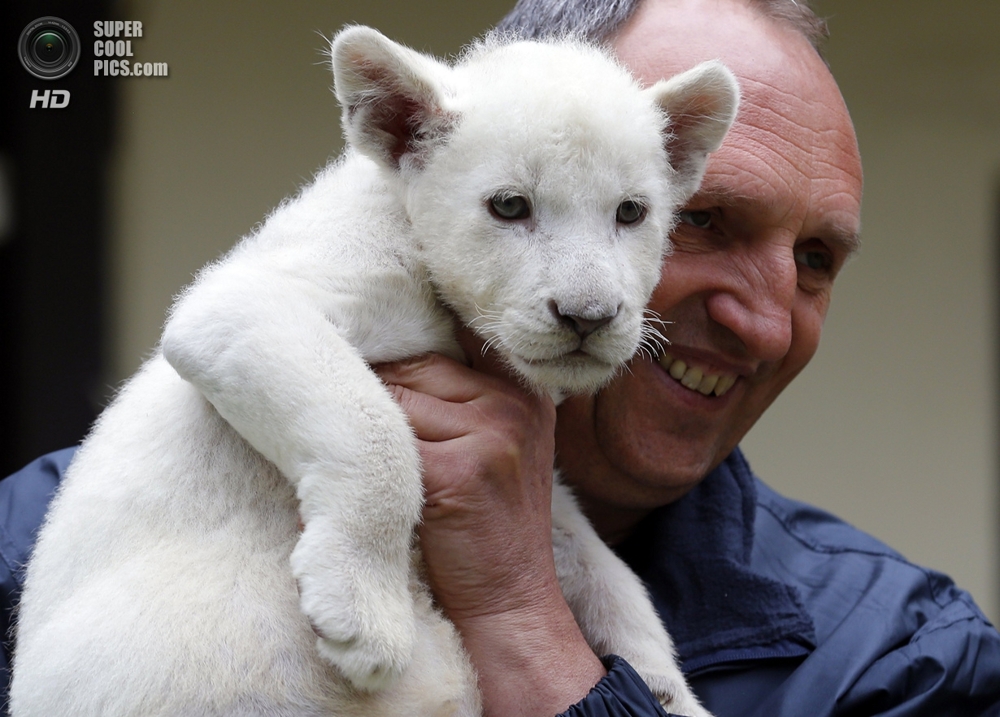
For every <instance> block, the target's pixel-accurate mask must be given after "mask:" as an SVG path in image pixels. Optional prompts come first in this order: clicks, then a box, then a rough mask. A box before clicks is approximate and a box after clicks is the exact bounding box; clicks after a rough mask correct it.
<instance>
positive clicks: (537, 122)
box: [332, 27, 738, 392]
mask: <svg viewBox="0 0 1000 717" xmlns="http://www.w3.org/2000/svg"><path fill="white" fill-rule="evenodd" d="M332 56H333V65H334V72H335V84H336V92H337V97H338V99H339V100H340V103H341V105H342V106H343V112H344V115H343V116H344V127H345V132H346V135H347V139H348V142H349V143H350V144H351V145H352V146H353V147H354V148H355V149H356V150H358V151H360V152H363V153H365V154H366V155H368V156H369V157H371V158H372V159H374V160H375V161H376V162H378V163H380V164H381V165H383V166H384V167H385V168H386V169H387V170H388V172H387V174H388V175H389V176H390V177H391V178H392V179H391V181H392V182H393V183H394V184H395V186H397V188H398V191H399V192H400V198H401V200H402V201H403V203H404V205H405V207H406V211H407V214H408V216H409V219H410V221H411V223H412V226H413V231H414V235H415V237H416V239H417V242H418V245H419V251H420V252H421V258H422V260H423V262H424V263H425V264H426V266H427V268H428V271H429V272H430V275H431V278H432V281H433V283H434V285H435V288H436V290H437V293H438V295H439V296H440V298H441V300H442V301H443V302H444V303H445V304H447V305H448V306H450V307H451V308H452V309H453V310H454V311H455V312H456V313H457V314H458V316H459V317H461V319H462V320H463V321H464V322H466V323H467V324H468V325H469V326H471V327H472V328H473V329H475V331H476V332H477V333H479V334H480V335H481V336H482V337H483V338H484V339H485V340H486V342H487V345H488V346H489V347H490V348H491V349H493V350H495V351H498V352H499V353H500V354H501V355H502V356H503V357H504V358H505V359H506V360H507V362H508V363H509V364H510V366H511V367H512V368H513V369H514V370H516V371H517V372H519V373H520V374H522V375H523V376H524V377H525V378H526V379H527V380H528V381H529V382H530V383H531V384H533V385H535V386H536V387H539V388H544V389H548V390H555V391H566V392H584V391H593V390H596V389H597V388H598V387H599V386H600V385H601V384H602V383H604V382H605V381H607V380H608V379H609V378H610V377H611V376H613V375H614V373H615V371H616V370H618V369H619V368H620V367H621V366H622V365H623V364H624V363H625V362H626V361H628V360H629V359H630V358H631V357H632V355H633V354H634V353H635V352H636V350H637V349H638V348H639V346H640V343H641V342H642V341H643V340H648V339H649V338H650V336H651V335H653V332H654V331H655V330H654V329H653V328H652V326H651V324H650V323H649V322H648V321H647V320H646V319H644V311H645V306H646V302H647V301H648V300H649V297H650V294H651V293H652V291H653V288H654V287H655V286H656V283H657V281H658V280H659V276H660V263H661V261H662V259H663V257H664V256H665V255H666V254H667V253H668V252H669V239H668V237H669V233H670V230H671V228H672V227H673V223H674V216H675V213H676V211H677V209H678V208H679V207H680V206H681V205H682V204H683V203H684V202H685V201H687V199H688V198H689V197H690V196H691V195H692V194H693V193H694V191H695V190H696V189H697V187H698V184H699V182H700V181H701V176H702V173H703V171H704V167H705V161H706V157H707V155H708V153H709V152H712V151H714V150H715V149H716V148H717V147H718V146H719V144H720V143H721V142H722V138H723V136H724V135H725V133H726V131H727V130H728V129H729V126H730V124H731V123H732V121H733V118H734V116H735V113H736V107H737V104H738V90H737V87H736V82H735V80H734V78H733V76H732V74H731V73H730V72H729V70H727V69H726V68H725V67H723V66H722V65H721V64H719V63H715V62H712V63H705V64H703V65H699V66H698V67H696V68H694V69H693V70H690V71H688V72H686V73H684V74H683V75H680V76H678V77H675V78H673V79H671V80H667V81H661V82H658V83H656V84H655V85H653V86H652V87H649V88H648V89H642V88H640V87H639V86H638V84H637V83H636V82H635V80H634V79H633V78H632V77H631V75H630V74H629V73H628V72H627V71H626V70H625V69H623V68H622V67H621V66H620V65H619V64H618V63H616V62H615V61H614V60H612V59H611V58H610V57H609V56H608V55H607V53H605V52H603V51H601V50H599V49H596V48H594V47H592V46H589V45H587V44H584V43H581V42H577V41H573V40H560V41H553V42H528V41H511V40H507V39H504V38H498V37H491V38H487V39H486V40H484V41H482V42H480V43H478V44H476V45H474V46H473V47H472V48H470V49H469V50H467V51H466V53H465V54H464V55H463V56H462V57H461V58H460V59H459V61H458V62H457V63H456V64H455V65H454V66H447V65H444V64H442V63H440V62H438V61H436V60H434V59H432V58H429V57H426V56H424V55H421V54H418V53H416V52H414V51H412V50H409V49H407V48H404V47H402V46H400V45H397V44H395V43H393V42H391V41H390V40H388V39H386V38H385V37H384V36H382V35H381V34H379V33H378V32H376V31H375V30H372V29H369V28H365V27H351V28H348V29H346V30H344V31H342V32H341V33H340V34H339V35H337V37H336V38H335V39H334V42H333V48H332Z"/></svg>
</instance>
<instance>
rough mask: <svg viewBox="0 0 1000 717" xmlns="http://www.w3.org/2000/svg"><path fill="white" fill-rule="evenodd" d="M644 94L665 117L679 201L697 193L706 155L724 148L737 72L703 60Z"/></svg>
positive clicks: (737, 93)
mask: <svg viewBox="0 0 1000 717" xmlns="http://www.w3.org/2000/svg"><path fill="white" fill-rule="evenodd" d="M646 92H649V93H651V94H652V95H653V98H654V101H655V102H657V104H659V106H660V107H661V108H662V109H663V111H664V112H665V113H666V115H667V117H668V120H669V124H668V126H667V134H666V147H667V153H668V154H669V156H670V163H671V165H672V166H673V168H674V169H675V170H676V172H677V175H676V180H677V183H678V184H677V190H676V192H677V195H676V196H677V198H678V200H679V201H681V202H686V201H687V200H688V199H690V198H691V196H692V195H693V194H694V193H695V192H696V191H697V190H698V185H699V184H701V178H702V175H703V174H704V173H705V163H706V160H707V159H708V155H709V154H710V153H711V152H714V151H715V150H717V149H718V148H719V146H720V145H721V144H722V140H723V138H724V137H725V136H726V132H728V131H729V128H730V127H731V126H732V124H733V120H734V119H736V111H737V109H738V107H739V103H740V89H739V85H738V84H737V83H736V77H735V76H734V75H733V73H732V72H731V71H730V70H729V68H727V67H726V66H725V65H723V64H722V63H721V62H719V61H717V60H711V61H709V62H703V63H701V64H700V65H697V66H695V67H693V68H692V69H690V70H688V71H687V72H683V73H681V74H679V75H677V76H676V77H672V78H670V79H669V80H661V81H660V82H657V83H656V84H655V85H653V86H652V87H650V88H648V89H647V90H646Z"/></svg>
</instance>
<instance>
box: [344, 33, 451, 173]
mask: <svg viewBox="0 0 1000 717" xmlns="http://www.w3.org/2000/svg"><path fill="white" fill-rule="evenodd" d="M330 56H331V59H332V64H333V76H334V91H335V93H336V95H337V100H338V101H339V102H340V105H341V107H342V108H343V121H342V124H343V127H344V135H345V137H346V139H347V141H348V143H349V144H350V145H351V146H353V147H355V148H356V149H358V150H359V151H361V152H363V153H364V154H366V155H368V156H369V157H371V158H372V159H374V160H375V161H377V162H380V163H382V164H385V165H387V166H389V167H390V168H392V169H398V168H399V166H400V164H401V162H403V161H404V158H405V157H408V156H409V158H410V159H412V160H416V162H417V163H418V166H419V164H420V163H421V154H422V152H423V151H425V150H426V149H427V148H428V147H429V146H430V144H432V143H433V142H434V141H435V140H439V139H441V138H442V137H443V136H444V135H446V134H447V132H448V131H449V129H450V128H451V127H452V126H453V125H454V118H453V116H451V115H450V114H449V113H448V112H447V111H446V110H445V109H444V107H443V99H444V91H443V85H444V78H445V77H447V73H449V72H450V71H451V70H450V69H449V68H448V67H447V66H446V65H443V64H441V63H439V62H437V61H436V60H433V59H431V58H430V57H427V56H425V55H421V54H420V53H418V52H415V51H413V50H411V49H409V48H408V47H403V46H402V45H399V44H397V43H395V42H393V41H392V40H390V39H388V38H387V37H385V35H383V34H381V33H380V32H378V31H377V30H373V29H371V28H370V27H364V26H360V25H356V26H353V27H348V28H346V29H344V30H341V31H340V32H339V33H338V34H337V36H336V37H334V38H333V42H332V43H331V47H330Z"/></svg>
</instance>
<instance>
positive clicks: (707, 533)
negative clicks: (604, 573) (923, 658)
mask: <svg viewBox="0 0 1000 717" xmlns="http://www.w3.org/2000/svg"><path fill="white" fill-rule="evenodd" d="M756 514H757V486H756V479H755V478H754V476H753V474H752V473H751V471H750V466H749V465H748V464H747V462H746V459H745V458H744V457H743V454H742V453H741V452H740V450H739V449H738V448H737V449H736V450H734V451H733V452H732V454H730V455H729V457H728V458H726V460H725V461H723V463H722V464H721V465H720V466H719V467H718V468H716V469H715V470H714V471H712V472H711V473H710V474H709V475H708V477H706V478H705V479H704V480H703V481H702V482H701V483H700V484H698V486H697V487H695V488H694V489H693V490H692V491H691V492H690V493H688V494H687V495H686V496H684V497H683V498H681V499H680V500H678V501H676V502H674V503H671V504H670V505H666V506H663V507H662V508H659V509H657V510H656V511H654V512H653V513H651V514H650V515H649V516H647V517H646V519H644V520H643V522H642V523H640V525H639V526H638V528H637V529H636V531H635V533H633V535H631V536H630V537H629V539H628V540H627V541H625V542H624V543H623V544H622V545H620V546H619V547H618V548H617V551H618V554H619V555H620V556H621V557H622V558H623V559H624V560H625V562H626V563H628V564H629V566H630V567H631V568H632V569H633V570H634V571H635V572H636V573H637V574H638V575H639V577H641V578H642V579H643V581H644V582H645V583H646V586H647V587H648V588H649V591H650V594H651V596H652V599H653V604H654V605H655V606H656V609H657V611H658V612H659V613H660V617H661V618H662V619H663V622H664V624H665V625H666V627H667V629H668V630H669V631H670V634H671V636H672V637H673V639H674V645H675V647H676V648H677V652H678V655H679V656H680V659H681V663H682V666H683V668H684V670H685V671H686V672H693V671H696V670H699V669H704V668H707V667H709V666H712V665H717V664H719V663H720V662H733V661H738V660H742V659H761V658H768V657H772V658H773V657H792V656H803V655H805V654H808V652H810V651H811V650H812V649H813V647H814V646H815V642H816V639H815V630H814V627H813V622H812V619H811V618H810V616H809V614H808V613H807V612H806V610H805V608H804V607H803V605H802V601H801V599H800V597H799V593H798V591H797V590H796V589H795V588H794V587H792V586H790V585H786V584H784V583H780V582H777V581H775V580H773V579H771V578H768V577H765V576H763V575H761V574H759V573H757V572H755V571H754V570H753V569H752V567H751V564H750V557H751V551H752V549H753V542H754V520H755V518H756Z"/></svg>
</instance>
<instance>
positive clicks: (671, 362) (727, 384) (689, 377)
mask: <svg viewBox="0 0 1000 717" xmlns="http://www.w3.org/2000/svg"><path fill="white" fill-rule="evenodd" d="M657 360H658V361H659V363H660V366H662V367H663V368H664V370H665V371H666V372H667V373H668V374H670V376H671V378H673V379H674V380H676V381H677V382H678V383H680V384H681V385H682V386H684V387H685V388H689V389H691V390H692V391H697V392H698V393H700V394H702V395H704V396H709V395H713V394H714V395H716V396H724V395H725V394H726V392H727V391H729V389H731V388H732V387H733V384H735V383H736V379H737V378H738V377H737V376H736V375H735V374H731V373H721V374H719V373H708V372H706V371H704V370H703V369H700V368H698V367H697V366H688V365H687V364H686V363H685V362H684V361H681V360H680V359H675V358H674V357H673V356H671V355H670V354H669V353H663V354H662V355H661V356H660V357H659V359H657Z"/></svg>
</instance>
